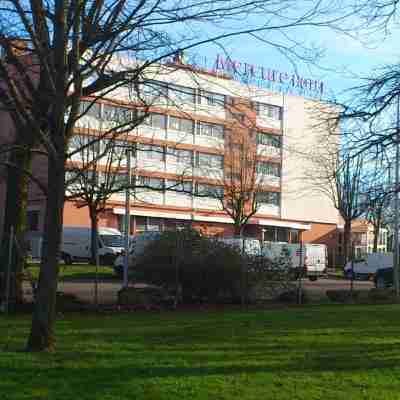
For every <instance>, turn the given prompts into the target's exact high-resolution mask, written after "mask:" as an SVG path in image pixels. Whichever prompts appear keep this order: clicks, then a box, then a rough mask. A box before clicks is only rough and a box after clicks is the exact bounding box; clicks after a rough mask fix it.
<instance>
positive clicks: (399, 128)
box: [393, 96, 400, 297]
mask: <svg viewBox="0 0 400 400" xmlns="http://www.w3.org/2000/svg"><path fill="white" fill-rule="evenodd" d="M399 146H400V96H397V116H396V164H395V192H394V238H393V239H394V240H393V244H394V249H393V280H394V287H395V290H396V297H399V296H400V287H399V192H398V189H399V164H400V147H399Z"/></svg>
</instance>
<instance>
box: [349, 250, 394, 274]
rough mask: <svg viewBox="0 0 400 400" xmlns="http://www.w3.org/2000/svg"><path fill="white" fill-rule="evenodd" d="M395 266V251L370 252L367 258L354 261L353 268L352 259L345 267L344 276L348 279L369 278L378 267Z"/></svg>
mask: <svg viewBox="0 0 400 400" xmlns="http://www.w3.org/2000/svg"><path fill="white" fill-rule="evenodd" d="M383 268H393V253H370V254H367V257H366V259H362V260H357V261H354V266H353V269H352V266H351V261H349V262H348V263H346V265H345V267H344V276H345V277H346V278H347V279H351V278H352V276H353V278H354V279H359V280H364V279H365V280H368V279H371V278H372V277H373V276H374V275H375V273H376V271H378V269H383Z"/></svg>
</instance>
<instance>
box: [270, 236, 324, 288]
mask: <svg viewBox="0 0 400 400" xmlns="http://www.w3.org/2000/svg"><path fill="white" fill-rule="evenodd" d="M283 250H285V251H287V252H288V253H289V257H290V259H291V264H292V268H293V269H295V270H299V269H301V270H302V271H303V272H304V273H305V275H306V276H307V277H308V278H309V279H310V280H311V281H316V280H317V279H318V277H320V276H321V275H323V274H324V273H325V271H326V267H327V262H328V261H327V260H328V251H327V247H326V245H324V244H313V243H303V245H300V244H289V243H275V242H264V243H262V252H263V255H264V256H265V257H268V258H270V259H276V258H278V257H279V256H280V255H281V254H282V251H283Z"/></svg>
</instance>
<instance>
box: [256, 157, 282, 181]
mask: <svg viewBox="0 0 400 400" xmlns="http://www.w3.org/2000/svg"><path fill="white" fill-rule="evenodd" d="M257 172H258V173H259V174H261V175H272V176H276V177H280V176H281V166H280V165H279V164H275V163H271V162H268V161H258V162H257Z"/></svg>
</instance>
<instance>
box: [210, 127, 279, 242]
mask: <svg viewBox="0 0 400 400" xmlns="http://www.w3.org/2000/svg"><path fill="white" fill-rule="evenodd" d="M254 133H255V132H253V131H252V130H250V131H249V130H248V129H242V130H235V131H227V132H226V138H225V152H224V157H223V159H221V164H222V165H221V167H222V169H220V170H219V171H218V173H217V174H213V173H212V172H211V174H210V176H211V177H212V178H213V180H214V182H215V183H216V186H215V190H214V197H215V198H216V199H218V202H219V205H220V208H221V209H222V210H223V211H225V213H226V214H227V215H228V216H229V217H230V218H231V219H232V220H233V225H234V233H235V235H237V236H242V235H243V231H244V228H245V226H246V225H247V224H248V223H249V221H250V219H251V218H252V217H253V216H254V215H255V214H256V213H257V212H258V211H259V209H260V206H261V204H262V203H264V202H265V201H266V198H264V197H268V199H269V198H270V197H273V196H274V194H275V195H276V196H279V193H277V192H275V191H272V192H271V187H273V185H268V178H267V175H265V174H267V173H270V174H271V175H273V171H272V170H274V171H275V170H276V174H279V169H280V165H279V164H273V163H271V162H268V161H262V160H263V158H262V157H260V156H258V155H257V143H256V135H255V134H254ZM276 140H279V138H276ZM222 160H223V161H222ZM264 165H265V166H266V168H263V166H264ZM205 167H206V168H207V167H208V166H207V164H206V163H205ZM266 169H268V170H269V171H266ZM210 188H211V192H212V191H213V190H212V186H210ZM268 190H269V191H268ZM211 195H213V193H211ZM271 200H272V199H271Z"/></svg>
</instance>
